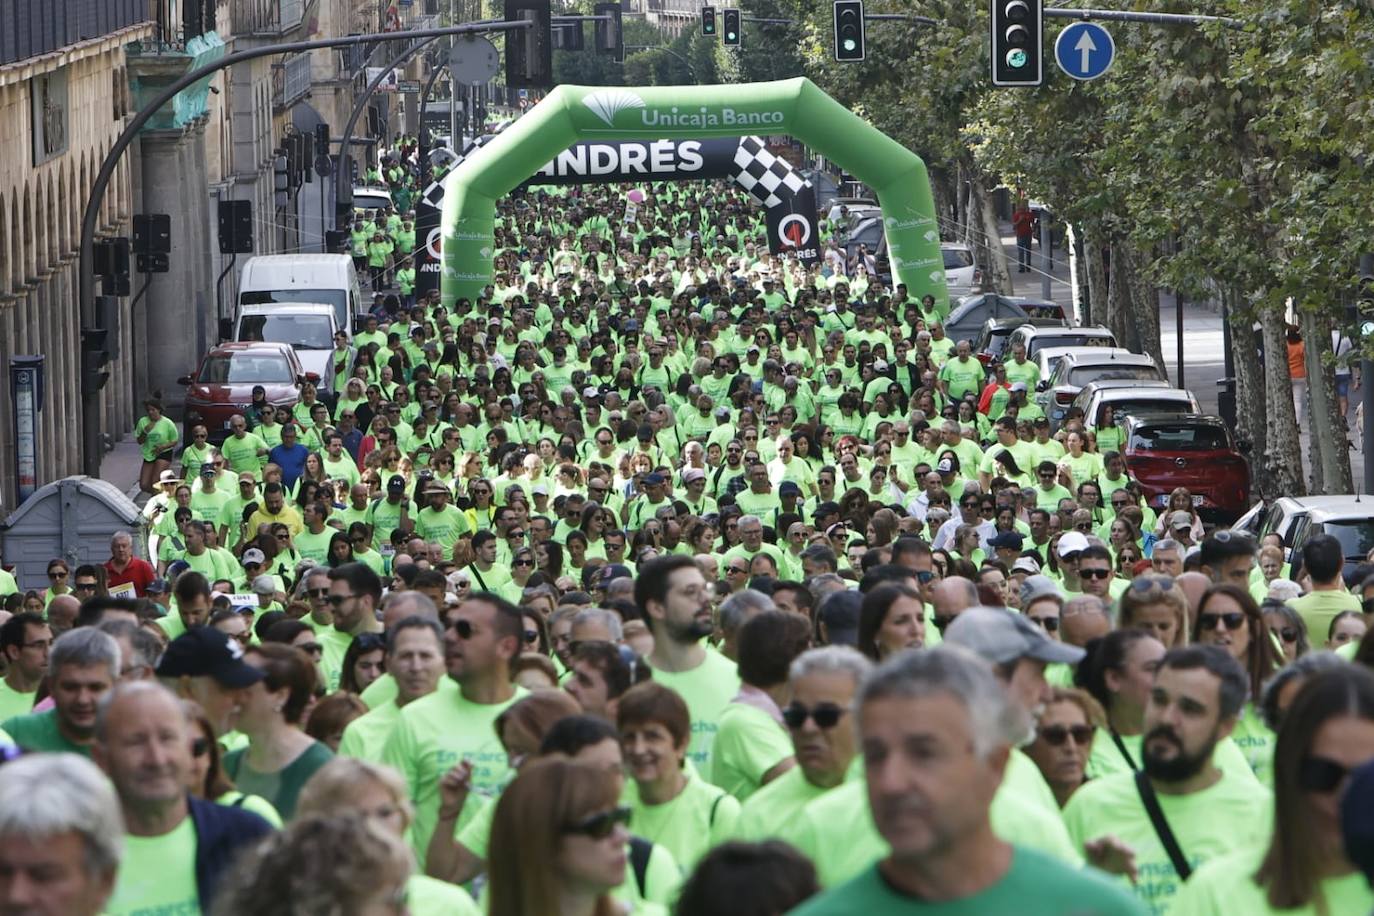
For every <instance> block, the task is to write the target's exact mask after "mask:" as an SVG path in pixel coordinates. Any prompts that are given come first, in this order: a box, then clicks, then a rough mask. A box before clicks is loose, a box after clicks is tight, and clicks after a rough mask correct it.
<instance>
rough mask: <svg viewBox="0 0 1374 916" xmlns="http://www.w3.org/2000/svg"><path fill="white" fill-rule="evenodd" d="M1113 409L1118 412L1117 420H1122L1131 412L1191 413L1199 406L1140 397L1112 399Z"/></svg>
mask: <svg viewBox="0 0 1374 916" xmlns="http://www.w3.org/2000/svg"><path fill="white" fill-rule="evenodd" d="M1110 403H1111V405H1112V410H1113V411H1114V412H1115V414H1116V421H1117V422H1118V423H1120V422H1121V418H1122V417H1124V416H1126V415H1127V414H1130V413H1162V414H1180V413H1191V412H1193V411H1195V410H1196V409H1197V408H1196V407H1194V406H1193V405H1192V404H1189V403H1188V402H1187V401H1174V400H1166V399H1164V398H1154V399H1149V400H1147V399H1144V398H1142V399H1140V400H1135V399H1131V400H1124V401H1112V402H1110Z"/></svg>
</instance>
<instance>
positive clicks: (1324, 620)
mask: <svg viewBox="0 0 1374 916" xmlns="http://www.w3.org/2000/svg"><path fill="white" fill-rule="evenodd" d="M1289 605H1290V606H1291V607H1292V608H1293V610H1295V611H1297V612H1298V614H1299V615H1301V617H1302V622H1303V623H1305V624H1307V635H1308V638H1309V639H1311V640H1312V643H1313V645H1319V644H1321V643H1324V642H1326V637H1327V634H1328V633H1330V632H1331V621H1332V620H1334V619H1335V617H1336V615H1337V614H1339V613H1340V612H1341V611H1354V612H1355V613H1357V614H1358V613H1361V611H1362V608H1361V606H1360V599H1359V598H1357V597H1355V596H1354V595H1352V594H1351V593H1350V592H1347V591H1345V590H1344V589H1341V590H1339V591H1320V592H1308V593H1307V594H1306V595H1303V596H1302V597H1301V598H1298V599H1295V600H1294V601H1290V602H1289Z"/></svg>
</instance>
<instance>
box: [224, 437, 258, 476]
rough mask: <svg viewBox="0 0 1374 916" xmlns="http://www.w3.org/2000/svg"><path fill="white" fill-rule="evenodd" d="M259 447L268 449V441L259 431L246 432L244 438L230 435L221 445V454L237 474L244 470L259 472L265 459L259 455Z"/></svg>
mask: <svg viewBox="0 0 1374 916" xmlns="http://www.w3.org/2000/svg"><path fill="white" fill-rule="evenodd" d="M258 449H263V450H266V449H267V443H266V442H264V441H263V440H262V438H261V437H260V436H258V434H257V433H244V434H243V437H242V438H239V437H238V436H230V437H229V438H227V439H225V440H224V444H223V445H221V446H220V447H219V450H220V454H222V455H224V460H225V461H227V462H228V463H229V467H230V468H231V469H232V470H233V471H234V473H236V474H241V473H243V472H244V471H252V472H253V473H254V474H257V473H258V472H259V471H261V470H262V462H263V459H262V458H260V457H258Z"/></svg>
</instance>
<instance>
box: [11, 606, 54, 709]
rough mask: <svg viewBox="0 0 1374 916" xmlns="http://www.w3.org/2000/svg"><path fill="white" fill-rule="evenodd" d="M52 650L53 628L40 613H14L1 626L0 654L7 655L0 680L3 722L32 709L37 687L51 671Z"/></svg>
mask: <svg viewBox="0 0 1374 916" xmlns="http://www.w3.org/2000/svg"><path fill="white" fill-rule="evenodd" d="M51 649H52V630H50V629H48V624H47V622H46V621H45V620H43V618H42V617H40V616H39V615H37V614H34V613H30V612H23V613H19V614H15V615H14V616H13V617H11V618H10V619H9V620H6V621H5V623H4V625H3V626H0V654H2V655H4V657H5V677H4V679H3V680H0V722H3V721H5V720H6V719H10V718H12V717H14V716H22V715H27V714H28V712H29V711H30V710H32V709H33V701H34V699H35V698H36V697H37V696H38V686H39V684H41V683H42V682H43V677H44V676H45V675H46V674H47V673H48V653H49V651H51Z"/></svg>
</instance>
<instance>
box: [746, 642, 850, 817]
mask: <svg viewBox="0 0 1374 916" xmlns="http://www.w3.org/2000/svg"><path fill="white" fill-rule="evenodd" d="M871 668H872V663H870V662H869V660H868V659H867V658H865V657H864V656H863V655H862V654H860V653H859V652H858V651H857V650H855V649H852V648H850V647H848V646H825V647H823V648H820V649H812V650H810V651H808V652H805V653H803V654H802V655H801V656H800V657H798V658H797V659H796V660H795V661H794V662H792V667H791V670H790V671H789V677H788V682H789V686H790V688H791V693H792V700H791V702H790V703H789V704H788V705H787V706H786V707H785V708H784V709H783V711H782V717H783V722H784V723H785V724H786V726H787V730H788V734H789V735H790V736H791V739H792V750H793V754H794V755H795V758H796V761H797V765H796V766H795V767H793V768H792V769H790V770H788V771H787V772H786V773H784V774H783V775H782V776H780V777H778V778H777V779H775V780H773V781H772V782H770V783H769V784H768V785H766V786H764V787H762V788H761V789H759V790H758V791H757V792H755V793H754V794H753V795H751V796H749V798H748V799H747V800H746V801H745V802H744V806H743V807H742V808H741V809H740V819H739V824H740V833H741V839H747V840H764V839H770V838H773V837H781V836H782V835H783V834H784V832H785V828H786V826H787V825H788V824H789V823H791V822H792V820H793V819H794V818H795V817H796V816H797V815H798V814H800V813H801V809H802V808H804V807H805V806H806V804H807V803H808V802H810V801H811V800H812V799H815V798H819V797H820V796H821V795H824V794H825V793H826V792H829V791H830V790H831V789H833V788H835V787H836V786H838V785H840V784H841V783H843V782H844V778H845V773H846V772H847V771H848V770H849V765H850V763H852V762H853V760H854V755H855V754H856V753H857V752H858V747H857V744H856V740H855V735H854V729H853V727H852V723H851V722H850V721H849V711H850V709H851V708H852V706H853V701H854V694H855V693H857V692H858V690H859V685H860V684H861V683H862V682H863V680H864V678H865V677H867V676H868V674H869V671H870V670H871Z"/></svg>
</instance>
